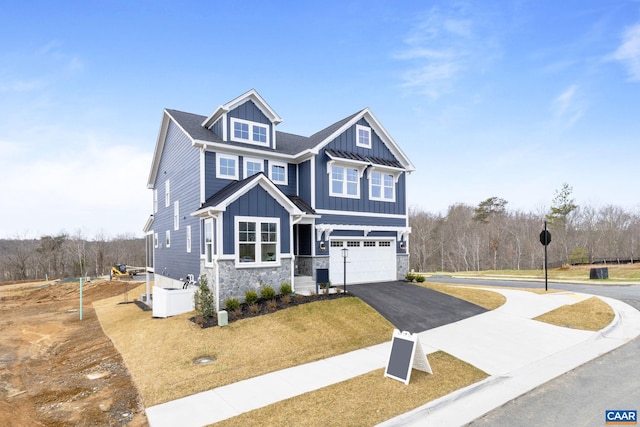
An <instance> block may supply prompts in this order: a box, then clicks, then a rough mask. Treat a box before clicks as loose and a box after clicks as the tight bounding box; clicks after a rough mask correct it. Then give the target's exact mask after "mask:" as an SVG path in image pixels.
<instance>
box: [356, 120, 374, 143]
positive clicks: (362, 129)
mask: <svg viewBox="0 0 640 427" xmlns="http://www.w3.org/2000/svg"><path fill="white" fill-rule="evenodd" d="M356 145H357V146H358V147H363V148H371V128H370V127H367V126H362V125H356Z"/></svg>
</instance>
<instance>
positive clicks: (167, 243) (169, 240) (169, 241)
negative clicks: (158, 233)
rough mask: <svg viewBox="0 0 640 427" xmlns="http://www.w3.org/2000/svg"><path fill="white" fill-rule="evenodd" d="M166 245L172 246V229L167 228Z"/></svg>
mask: <svg viewBox="0 0 640 427" xmlns="http://www.w3.org/2000/svg"><path fill="white" fill-rule="evenodd" d="M164 245H165V246H166V247H167V248H170V247H171V231H170V230H167V232H166V234H165V239H164Z"/></svg>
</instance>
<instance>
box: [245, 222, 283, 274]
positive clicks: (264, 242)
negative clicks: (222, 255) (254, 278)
mask: <svg viewBox="0 0 640 427" xmlns="http://www.w3.org/2000/svg"><path fill="white" fill-rule="evenodd" d="M235 230H236V265H237V266H239V267H240V266H242V267H264V266H270V265H279V263H280V239H279V238H278V236H279V233H280V218H256V217H236V223H235Z"/></svg>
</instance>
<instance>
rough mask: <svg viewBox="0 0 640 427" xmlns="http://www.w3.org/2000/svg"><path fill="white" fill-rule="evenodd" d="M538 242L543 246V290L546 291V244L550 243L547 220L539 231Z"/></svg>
mask: <svg viewBox="0 0 640 427" xmlns="http://www.w3.org/2000/svg"><path fill="white" fill-rule="evenodd" d="M540 243H542V246H544V290H545V292H546V291H547V283H548V275H547V246H548V245H549V243H551V233H549V231H548V230H547V221H545V222H544V230H542V232H541V233H540Z"/></svg>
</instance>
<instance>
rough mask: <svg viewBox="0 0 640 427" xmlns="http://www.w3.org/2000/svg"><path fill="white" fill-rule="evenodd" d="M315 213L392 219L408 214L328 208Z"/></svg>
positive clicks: (405, 216) (404, 217)
mask: <svg viewBox="0 0 640 427" xmlns="http://www.w3.org/2000/svg"><path fill="white" fill-rule="evenodd" d="M316 213H318V214H320V215H343V216H366V217H374V218H393V219H406V218H407V216H408V215H402V214H385V213H377V212H356V211H337V210H329V209H316Z"/></svg>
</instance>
